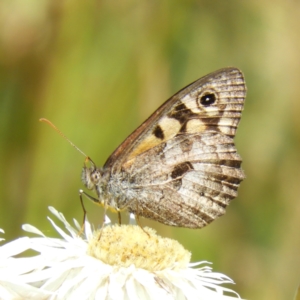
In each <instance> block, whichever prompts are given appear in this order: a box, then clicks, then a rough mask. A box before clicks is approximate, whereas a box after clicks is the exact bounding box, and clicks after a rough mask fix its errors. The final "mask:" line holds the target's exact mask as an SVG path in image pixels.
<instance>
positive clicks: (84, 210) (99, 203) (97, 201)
mask: <svg viewBox="0 0 300 300" xmlns="http://www.w3.org/2000/svg"><path fill="white" fill-rule="evenodd" d="M82 195H85V196H86V197H87V198H88V199H90V200H92V201H93V202H94V203H96V204H98V205H102V204H103V206H104V215H103V223H102V227H101V228H103V226H104V223H105V215H106V211H107V202H106V201H105V202H104V203H102V202H101V201H100V200H99V199H97V198H94V197H92V196H91V195H89V194H87V193H86V192H85V191H83V190H79V197H80V202H81V206H82V209H83V224H82V227H81V230H80V234H81V233H82V232H83V230H84V222H85V218H86V214H87V211H86V209H85V207H84V204H83V199H82ZM100 236H101V234H100V235H99V239H100Z"/></svg>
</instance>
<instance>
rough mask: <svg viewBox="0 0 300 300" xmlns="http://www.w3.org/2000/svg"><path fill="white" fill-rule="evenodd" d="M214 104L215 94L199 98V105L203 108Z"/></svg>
mask: <svg viewBox="0 0 300 300" xmlns="http://www.w3.org/2000/svg"><path fill="white" fill-rule="evenodd" d="M215 102H216V96H215V94H211V93H209V94H206V95H204V96H202V97H201V98H200V103H201V104H202V105H203V106H209V105H212V104H214V103H215Z"/></svg>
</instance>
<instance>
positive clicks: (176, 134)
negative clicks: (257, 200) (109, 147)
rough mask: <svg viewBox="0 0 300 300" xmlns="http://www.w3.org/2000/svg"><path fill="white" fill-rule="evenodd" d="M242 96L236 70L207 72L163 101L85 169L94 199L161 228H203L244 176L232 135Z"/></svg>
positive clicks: (220, 210)
mask: <svg viewBox="0 0 300 300" xmlns="http://www.w3.org/2000/svg"><path fill="white" fill-rule="evenodd" d="M245 96H246V86H245V80H244V77H243V74H242V72H241V71H240V70H239V69H237V68H224V69H220V70H218V71H215V72H213V73H211V74H209V75H206V76H204V77H202V78H200V79H198V80H196V81H195V82H193V83H191V84H190V85H188V86H187V87H185V88H183V89H182V90H180V91H179V92H177V93H176V94H175V95H174V96H172V97H171V98H170V99H168V100H167V101H166V102H165V103H164V104H162V105H161V106H160V107H159V108H158V109H157V110H156V111H155V112H154V113H153V114H152V115H151V116H150V117H149V118H148V119H147V120H146V121H145V122H144V123H142V125H140V126H139V127H138V128H137V129H136V130H135V131H134V132H133V133H132V134H130V135H129V136H128V137H127V138H126V139H125V141H124V142H123V143H122V144H121V145H120V146H119V147H118V148H117V149H116V150H115V151H114V152H113V153H112V154H111V156H110V157H109V158H108V159H107V161H106V163H105V164H104V166H103V167H97V166H96V165H95V164H94V163H93V162H91V166H90V167H87V166H84V167H83V170H82V181H83V183H84V185H85V186H86V187H87V188H88V189H91V190H94V191H95V192H96V194H97V198H93V197H90V198H91V199H92V200H93V201H94V202H96V203H97V204H100V205H104V207H109V208H111V209H112V210H115V211H117V212H118V213H119V216H120V211H122V210H126V209H127V210H128V211H129V212H130V213H133V214H135V215H136V216H138V217H139V216H141V217H145V218H149V219H152V220H156V221H158V222H161V223H163V224H166V225H171V226H179V227H188V228H201V227H204V226H206V225H207V224H209V223H211V222H212V221H213V220H215V219H216V218H217V217H219V216H222V215H223V214H224V213H225V210H226V207H227V205H228V204H229V203H230V202H231V200H232V199H234V198H235V197H237V189H238V187H239V184H240V182H241V181H242V180H243V179H244V178H245V175H244V172H243V170H242V169H241V162H242V160H241V157H240V156H239V154H238V153H237V150H236V148H235V144H234V141H233V138H234V136H235V134H236V130H237V126H238V124H239V121H240V118H241V112H242V110H243V107H244V102H245Z"/></svg>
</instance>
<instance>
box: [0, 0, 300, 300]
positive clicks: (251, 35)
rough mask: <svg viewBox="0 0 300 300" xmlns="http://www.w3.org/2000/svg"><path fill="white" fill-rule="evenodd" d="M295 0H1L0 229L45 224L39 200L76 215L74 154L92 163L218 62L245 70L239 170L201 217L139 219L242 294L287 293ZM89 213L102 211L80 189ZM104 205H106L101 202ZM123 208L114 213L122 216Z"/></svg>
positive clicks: (297, 247)
mask: <svg viewBox="0 0 300 300" xmlns="http://www.w3.org/2000/svg"><path fill="white" fill-rule="evenodd" d="M299 57H300V2H299V1H291V0H290V1H286V0H275V1H274V0H272V1H268V0H264V1H262V0H257V1H252V0H249V1H240V0H226V1H224V0H216V1H209V0H205V1H193V0H188V1H179V0H165V1H156V0H150V1H135V0H123V1H108V0H107V1H96V0H88V1H79V0H69V1H62V0H55V1H54V0H27V1H24V0H2V1H1V2H0V192H1V193H0V195H1V196H0V207H1V208H0V209H1V211H0V228H3V229H4V230H5V232H6V233H5V237H6V239H7V240H8V241H9V240H11V239H15V238H17V237H19V236H23V235H25V234H26V233H24V232H22V230H21V225H22V224H23V223H30V224H32V225H35V226H37V227H38V228H39V229H41V230H42V231H44V232H45V233H46V234H47V235H50V236H55V233H54V230H53V229H52V227H51V226H50V224H49V222H48V221H47V219H46V216H47V215H50V212H49V211H48V208H47V207H48V206H50V205H51V206H54V207H55V208H56V209H58V210H59V211H61V212H63V213H64V215H65V216H66V218H67V219H68V220H70V221H71V220H72V218H73V217H75V218H76V219H77V220H79V221H81V219H82V209H81V206H80V202H79V197H78V190H79V189H80V188H82V184H81V181H80V174H81V168H82V166H83V161H84V157H83V156H81V155H80V154H79V153H78V152H77V151H75V150H74V149H73V148H72V147H70V145H69V144H68V143H66V141H64V140H63V139H62V138H61V137H60V136H59V135H58V134H56V133H55V132H54V131H53V130H52V129H50V127H48V126H47V125H46V124H42V123H39V122H38V119H39V118H40V117H45V118H48V119H50V120H51V121H53V122H54V123H55V124H56V125H57V126H58V127H59V128H60V129H61V130H62V131H63V132H64V133H65V134H66V135H67V136H68V137H69V138H70V139H71V140H72V141H73V142H74V143H75V144H76V145H77V146H78V147H79V148H81V149H82V150H83V151H84V152H85V153H86V154H87V155H89V156H90V157H91V158H92V159H93V160H94V161H95V162H96V163H97V164H98V165H102V164H103V163H104V162H105V160H106V159H107V157H108V156H109V155H110V153H112V151H113V150H114V149H115V148H116V147H117V146H118V145H119V144H120V143H121V142H122V141H123V140H124V139H125V138H126V137H127V135H128V134H129V133H131V132H132V131H133V130H134V129H135V128H136V127H137V126H138V125H139V124H140V123H141V122H142V121H143V120H144V119H145V118H146V117H148V116H149V115H150V113H152V112H153V111H154V110H155V109H156V108H157V107H158V106H159V105H160V104H161V103H162V102H163V101H165V100H166V99H167V98H169V97H170V96H171V95H172V94H173V93H175V92H176V91H178V90H179V89H181V88H182V87H184V86H185V85H187V84H189V83H191V82H192V81H194V80H196V79H197V78H199V77H201V76H203V75H205V74H207V73H209V72H211V71H214V70H216V69H219V68H222V67H226V66H236V67H239V68H240V69H242V70H243V72H244V74H245V77H246V82H247V86H248V95H247V100H246V107H245V111H244V113H243V117H242V121H241V124H240V126H239V129H238V132H237V137H236V139H235V141H236V145H237V148H238V151H239V153H240V154H241V156H242V157H243V161H244V162H243V168H244V170H245V172H246V175H247V179H246V180H245V181H244V182H243V183H242V185H241V187H240V190H239V197H238V198H237V199H236V200H234V201H233V203H232V204H231V205H230V206H229V208H228V209H227V214H226V215H225V217H223V218H220V219H218V220H217V221H215V222H214V223H213V224H211V225H210V226H208V227H207V228H204V229H202V230H190V229H182V228H172V227H168V226H164V225H161V224H158V223H156V222H151V221H149V222H148V221H146V220H144V219H142V224H143V225H150V226H152V227H154V228H155V229H157V231H158V233H159V234H161V235H163V236H167V237H172V238H176V239H177V240H179V241H180V242H181V243H182V244H183V245H184V246H185V247H186V248H187V249H189V250H190V251H192V254H193V255H192V260H193V261H199V260H208V261H211V262H213V263H214V264H213V268H214V270H215V271H220V272H223V273H225V274H227V275H228V276H230V277H231V278H232V279H233V280H234V281H235V282H236V283H237V285H236V286H234V287H233V288H234V289H235V290H236V291H238V292H239V293H240V295H241V296H242V297H243V298H247V299H272V300H277V299H292V298H293V295H294V293H295V291H296V289H297V286H298V284H299V281H300V259H299V255H300V201H299V195H300V171H299V159H300V152H299V142H300V140H299V128H300V118H299V114H300V99H299V91H300V87H299V85H300V82H299V79H300V59H299ZM85 203H86V208H87V210H88V212H89V219H90V220H92V222H93V223H94V224H95V226H98V225H99V224H100V223H101V217H102V213H103V210H102V209H101V208H100V207H99V208H97V207H96V206H95V205H93V204H92V203H90V202H89V201H86V202H85ZM110 216H112V217H115V216H114V215H110ZM123 220H125V218H123Z"/></svg>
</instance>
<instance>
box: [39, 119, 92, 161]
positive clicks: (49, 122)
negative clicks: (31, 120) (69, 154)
mask: <svg viewBox="0 0 300 300" xmlns="http://www.w3.org/2000/svg"><path fill="white" fill-rule="evenodd" d="M39 121H40V122H45V123H47V124H48V125H50V126H51V127H52V128H53V129H54V130H55V131H56V132H58V133H59V134H60V135H61V136H62V137H63V138H64V139H65V140H66V141H67V142H68V143H69V144H70V145H71V146H72V147H74V148H75V149H76V150H77V151H78V152H79V153H81V154H82V155H84V156H85V157H86V161H87V160H89V161H90V162H91V163H92V164H93V165H94V166H95V163H94V162H93V161H92V159H91V158H90V157H89V156H87V155H86V154H85V153H84V152H83V151H81V150H80V149H79V148H78V147H77V146H76V145H75V144H73V143H72V142H71V141H70V140H69V139H68V138H67V137H66V136H65V135H64V134H63V133H62V132H61V131H60V130H59V129H58V128H57V127H56V126H55V125H54V124H53V123H52V122H51V121H49V120H48V119H45V118H40V119H39Z"/></svg>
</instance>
